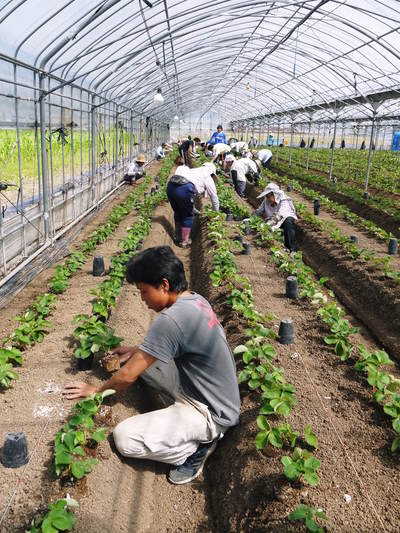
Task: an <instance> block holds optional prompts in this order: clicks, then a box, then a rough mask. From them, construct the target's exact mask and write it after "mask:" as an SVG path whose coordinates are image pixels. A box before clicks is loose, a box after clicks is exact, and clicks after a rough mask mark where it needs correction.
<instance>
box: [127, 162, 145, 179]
mask: <svg viewBox="0 0 400 533" xmlns="http://www.w3.org/2000/svg"><path fill="white" fill-rule="evenodd" d="M126 173H127V174H128V176H135V174H141V175H144V166H140V165H139V164H138V163H137V162H136V161H131V163H130V164H129V166H128V170H127V172H126Z"/></svg>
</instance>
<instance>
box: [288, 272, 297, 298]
mask: <svg viewBox="0 0 400 533" xmlns="http://www.w3.org/2000/svg"><path fill="white" fill-rule="evenodd" d="M298 294H299V285H298V283H297V278H296V276H288V277H287V278H286V298H290V299H291V300H295V299H296V298H297V296H298Z"/></svg>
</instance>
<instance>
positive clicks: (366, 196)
mask: <svg viewBox="0 0 400 533" xmlns="http://www.w3.org/2000/svg"><path fill="white" fill-rule="evenodd" d="M363 198H364V200H368V198H369V192H365V193H364V194H363Z"/></svg>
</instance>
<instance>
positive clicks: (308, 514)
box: [288, 504, 327, 533]
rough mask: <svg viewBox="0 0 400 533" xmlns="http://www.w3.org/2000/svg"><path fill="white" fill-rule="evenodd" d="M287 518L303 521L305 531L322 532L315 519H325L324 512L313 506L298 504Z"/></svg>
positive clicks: (308, 532) (310, 532) (309, 532)
mask: <svg viewBox="0 0 400 533" xmlns="http://www.w3.org/2000/svg"><path fill="white" fill-rule="evenodd" d="M288 518H289V520H290V521H292V522H294V521H297V520H301V521H303V520H304V522H305V526H306V533H323V529H322V528H321V527H319V525H318V522H317V519H319V520H327V517H326V514H325V513H324V512H323V511H321V510H319V509H314V507H308V505H304V504H300V505H299V506H298V507H297V508H296V509H295V510H294V511H292V512H291V513H290V515H289V517H288Z"/></svg>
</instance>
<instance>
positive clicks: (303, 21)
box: [200, 0, 329, 118]
mask: <svg viewBox="0 0 400 533" xmlns="http://www.w3.org/2000/svg"><path fill="white" fill-rule="evenodd" d="M328 1H329V0H321V1H320V2H318V4H317V5H316V6H314V7H313V8H312V9H310V10H309V12H308V13H307V14H306V15H304V17H302V19H301V20H300V21H299V22H298V23H297V24H295V25H294V26H293V27H292V28H291V29H290V30H289V31H288V32H287V33H286V35H284V36H283V37H282V38H281V39H280V40H279V41H278V42H277V43H276V44H275V45H274V46H273V47H272V48H271V49H270V50H268V52H267V53H266V54H265V55H264V56H263V57H262V58H261V59H259V60H258V61H257V62H256V64H255V65H254V66H253V67H251V68H250V69H248V70H247V71H246V72H245V73H244V74H242V75H241V76H240V78H239V79H238V80H237V81H236V82H235V83H234V84H232V85H231V86H230V87H229V88H228V89H227V90H226V91H225V92H224V93H223V94H222V95H221V96H220V97H219V98H218V99H217V100H215V101H213V102H212V103H211V104H210V105H209V106H208V107H207V109H206V110H205V111H204V112H203V114H202V115H201V117H203V116H204V115H205V114H206V113H207V112H208V111H210V109H211V108H212V107H213V106H214V105H215V104H216V103H217V102H218V100H220V99H221V98H223V97H224V96H225V95H226V94H227V93H228V92H229V91H231V90H232V89H233V88H234V87H235V86H236V85H237V84H238V83H240V82H241V81H242V80H243V78H245V77H246V76H248V75H249V74H250V72H252V71H253V70H254V69H255V68H256V67H257V66H258V65H261V64H262V63H263V62H264V61H265V59H266V58H267V57H269V56H270V55H271V54H273V53H274V52H275V51H276V50H278V48H279V47H280V46H281V45H282V44H284V43H285V42H286V41H287V40H288V39H289V38H290V37H291V36H292V35H293V33H294V32H295V31H296V30H297V28H300V26H302V25H303V24H304V23H305V22H306V21H307V20H308V19H309V18H310V17H311V16H312V15H313V14H314V13H315V12H317V11H318V9H319V8H320V7H322V6H323V5H325V4H326V3H327V2H328ZM201 117H200V118H201Z"/></svg>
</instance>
